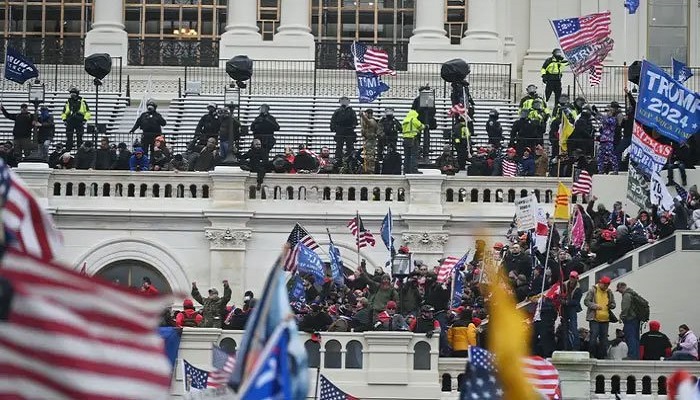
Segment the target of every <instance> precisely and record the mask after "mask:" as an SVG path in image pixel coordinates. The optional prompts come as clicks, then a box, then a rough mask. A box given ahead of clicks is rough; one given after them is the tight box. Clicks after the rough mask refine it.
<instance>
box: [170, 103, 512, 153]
mask: <svg viewBox="0 0 700 400" xmlns="http://www.w3.org/2000/svg"><path fill="white" fill-rule="evenodd" d="M412 101H413V99H409V98H380V99H378V100H377V101H376V102H374V103H371V104H360V103H358V102H357V99H351V106H352V107H353V108H354V109H355V111H356V112H359V111H360V110H364V109H366V108H372V109H373V110H374V111H375V116H376V117H377V118H381V116H382V113H383V111H384V109H385V108H387V107H393V108H394V110H395V115H396V116H397V118H399V119H403V117H404V116H405V115H406V113H407V112H408V110H409V108H410V107H411V103H412ZM210 102H214V103H216V104H217V105H219V106H221V105H223V103H224V97H223V95H218V96H217V95H201V96H188V97H183V98H178V99H174V100H173V101H172V102H171V104H170V108H169V110H168V114H167V115H166V119H167V120H168V129H167V136H168V138H169V140H170V142H171V143H173V146H174V147H175V151H183V150H184V148H185V146H186V144H187V142H188V141H189V140H191V139H192V137H193V134H194V130H195V128H196V126H197V123H198V122H199V119H200V118H201V116H202V115H203V114H205V113H206V112H207V110H206V107H207V104H208V103H210ZM263 103H265V104H268V105H269V106H270V113H271V114H272V115H274V116H275V117H276V118H277V121H278V122H279V124H280V126H281V131H280V132H279V133H278V134H277V135H276V137H277V145H276V146H275V148H274V150H273V153H282V152H283V151H284V147H285V146H293V147H296V146H297V145H298V144H300V143H308V144H309V145H310V146H311V148H312V150H315V151H318V150H319V149H320V147H322V146H329V147H331V149H333V148H334V146H335V144H334V142H333V133H332V132H330V120H331V116H332V115H333V112H334V111H335V109H336V108H338V99H337V98H335V97H282V96H276V97H269V96H242V97H241V107H240V116H241V122H242V123H243V124H244V125H248V126H249V125H250V124H251V122H252V121H253V120H254V119H255V117H256V116H257V115H258V110H259V108H260V105H261V104H263ZM436 103H437V104H436V107H437V118H436V119H437V121H438V129H437V131H433V132H432V134H431V149H430V150H431V155H430V158H431V159H434V158H436V157H437V156H438V155H439V154H440V152H441V151H442V147H443V146H444V144H446V143H449V142H448V141H447V140H445V139H443V131H444V130H446V129H449V127H450V126H451V122H450V117H449V116H448V114H447V111H448V110H449V108H450V101H449V99H436ZM492 108H495V109H497V110H499V112H500V114H501V118H500V120H501V123H502V124H503V127H504V134H505V135H506V137H507V136H508V134H509V132H510V127H511V125H512V123H513V121H515V119H516V118H517V106H516V105H513V104H511V103H510V102H508V101H505V100H477V105H476V117H475V120H476V122H475V130H476V136H475V141H476V143H477V144H479V145H481V144H484V143H486V141H487V136H486V121H487V120H488V113H489V111H490V110H491V109H492ZM358 118H359V116H358ZM357 135H358V143H357V144H356V147H359V146H360V145H361V136H360V129H359V127H358V129H357ZM251 140H252V135H248V136H246V137H245V139H244V146H249V145H250V141H251ZM399 147H400V146H399ZM399 150H400V149H399ZM331 151H333V150H331Z"/></svg>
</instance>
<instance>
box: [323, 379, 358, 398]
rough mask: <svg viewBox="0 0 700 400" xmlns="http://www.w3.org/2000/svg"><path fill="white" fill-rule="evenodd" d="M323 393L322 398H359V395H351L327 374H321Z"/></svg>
mask: <svg viewBox="0 0 700 400" xmlns="http://www.w3.org/2000/svg"><path fill="white" fill-rule="evenodd" d="M320 380H321V393H320V396H319V399H320V400H359V399H358V398H357V397H354V396H351V395H349V394H347V393H345V392H343V391H342V390H340V389H339V388H338V387H337V386H335V385H334V384H333V382H331V381H329V380H328V379H327V378H326V377H325V376H323V375H321V379H320Z"/></svg>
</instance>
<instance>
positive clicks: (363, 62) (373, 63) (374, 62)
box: [352, 42, 396, 76]
mask: <svg viewBox="0 0 700 400" xmlns="http://www.w3.org/2000/svg"><path fill="white" fill-rule="evenodd" d="M352 55H353V57H354V59H355V70H356V71H357V72H371V73H373V74H375V75H379V76H382V75H396V71H394V70H392V69H389V54H387V52H386V51H384V50H382V49H376V48H371V47H367V45H365V44H364V43H360V42H353V44H352Z"/></svg>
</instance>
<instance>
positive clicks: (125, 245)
mask: <svg viewBox="0 0 700 400" xmlns="http://www.w3.org/2000/svg"><path fill="white" fill-rule="evenodd" d="M124 261H132V262H138V263H143V264H146V265H148V266H150V267H152V268H153V269H154V270H156V271H157V272H158V273H159V274H160V275H162V276H163V278H164V279H165V281H166V282H167V284H168V285H169V286H170V288H171V289H172V291H173V292H180V293H187V292H189V290H190V283H189V279H188V278H187V274H186V273H185V269H184V267H183V266H182V264H181V263H180V262H179V261H178V260H177V259H176V258H175V257H173V255H172V254H170V251H169V250H168V249H167V248H165V247H164V246H161V245H160V244H157V243H155V242H152V241H149V240H146V239H135V238H117V239H111V240H108V241H105V242H102V243H98V244H97V245H95V246H94V247H93V248H91V249H90V250H88V251H87V252H86V253H85V254H84V255H83V256H81V257H80V258H78V260H77V263H76V265H78V266H82V265H83V264H85V266H86V271H87V273H88V274H89V275H97V274H99V272H100V271H102V270H103V269H105V268H107V267H111V266H112V265H114V264H115V263H117V262H124ZM78 268H79V267H78ZM139 279H141V278H139Z"/></svg>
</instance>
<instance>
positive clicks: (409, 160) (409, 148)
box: [401, 108, 425, 174]
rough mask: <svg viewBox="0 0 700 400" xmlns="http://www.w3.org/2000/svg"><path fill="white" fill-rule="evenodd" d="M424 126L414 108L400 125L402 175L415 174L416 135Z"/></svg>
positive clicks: (416, 169) (416, 156)
mask: <svg viewBox="0 0 700 400" xmlns="http://www.w3.org/2000/svg"><path fill="white" fill-rule="evenodd" d="M423 129H425V125H424V124H423V123H422V122H420V120H419V119H418V111H417V110H416V109H414V108H411V110H409V111H408V114H406V118H404V119H403V122H402V123H401V137H402V138H403V173H404V174H417V173H418V167H417V165H416V159H417V158H418V135H419V134H420V133H421V132H423Z"/></svg>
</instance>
